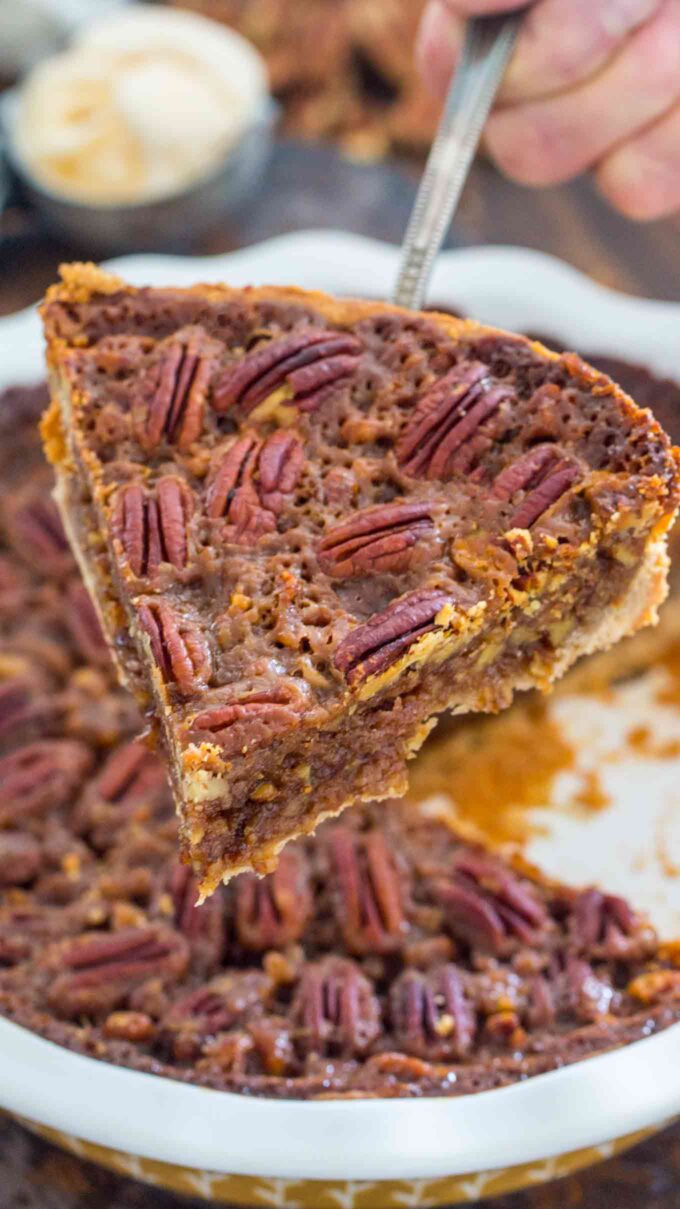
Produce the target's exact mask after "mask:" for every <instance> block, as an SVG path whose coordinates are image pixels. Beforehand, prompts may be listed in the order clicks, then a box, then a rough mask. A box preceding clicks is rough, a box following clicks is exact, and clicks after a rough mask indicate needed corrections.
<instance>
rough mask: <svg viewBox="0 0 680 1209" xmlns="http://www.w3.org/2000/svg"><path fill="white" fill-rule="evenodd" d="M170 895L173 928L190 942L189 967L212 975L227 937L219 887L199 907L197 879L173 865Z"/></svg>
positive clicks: (184, 866) (178, 865)
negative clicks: (173, 920)
mask: <svg viewBox="0 0 680 1209" xmlns="http://www.w3.org/2000/svg"><path fill="white" fill-rule="evenodd" d="M170 897H171V898H172V905H173V910H174V918H175V927H176V928H177V929H178V930H179V931H180V932H181V933H182V935H183V936H186V938H187V940H188V941H189V943H190V945H191V966H192V969H193V970H194V971H196V972H200V973H201V974H203V975H205V974H212V973H213V972H214V971H215V970H216V969H217V968H218V966H219V965H220V962H221V960H222V957H223V955H224V947H225V944H226V939H227V930H226V920H225V913H224V895H223V892H222V887H221V886H219V887H218V888H217V890H216V891H215V893H214V894H212V895H211V896H210V898H208V899H207V900H206V902H204V903H202V904H201V906H200V907H199V906H198V905H197V899H198V882H197V880H196V878H195V877H194V875H193V873H192V872H191V869H190V868H189V867H188V865H180V864H175V865H174V866H173V868H172V869H171V871H170Z"/></svg>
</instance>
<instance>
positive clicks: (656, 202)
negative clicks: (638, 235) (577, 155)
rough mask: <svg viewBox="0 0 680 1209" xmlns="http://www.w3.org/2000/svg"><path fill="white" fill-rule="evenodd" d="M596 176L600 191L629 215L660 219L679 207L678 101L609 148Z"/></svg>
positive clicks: (679, 150) (679, 108)
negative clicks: (617, 145) (614, 146)
mask: <svg viewBox="0 0 680 1209" xmlns="http://www.w3.org/2000/svg"><path fill="white" fill-rule="evenodd" d="M596 179H597V184H598V187H599V189H600V191H601V193H603V194H604V196H605V197H606V198H607V200H608V201H609V202H611V203H612V205H613V206H615V207H616V208H617V210H621V211H622V213H623V214H626V215H628V217H629V218H636V219H640V220H650V219H655V218H663V217H665V216H666V215H669V214H673V213H674V212H675V211H676V210H680V103H679V104H677V105H675V106H674V108H673V109H671V110H670V112H669V113H667V114H666V115H665V116H664V117H663V118H660V119H659V121H658V122H654V124H653V125H652V126H648V127H647V129H646V130H642V131H641V132H640V133H639V134H638V135H636V136H635V137H634V138H632V139H629V140H628V141H627V142H626V143H624V144H623V145H622V146H621V147H618V148H617V149H616V150H615V151H612V152H611V154H610V155H608V156H607V157H606V158H605V159H604V160H603V161H602V163H601V164H600V165H599V167H598V169H597V173H596Z"/></svg>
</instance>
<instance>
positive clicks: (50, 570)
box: [6, 488, 73, 579]
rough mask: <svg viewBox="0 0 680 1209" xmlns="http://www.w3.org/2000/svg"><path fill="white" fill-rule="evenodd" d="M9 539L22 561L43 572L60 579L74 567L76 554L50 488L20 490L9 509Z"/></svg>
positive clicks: (41, 573)
mask: <svg viewBox="0 0 680 1209" xmlns="http://www.w3.org/2000/svg"><path fill="white" fill-rule="evenodd" d="M6 524H7V531H8V536H9V539H10V541H11V543H12V546H13V547H14V549H15V551H16V553H17V554H18V555H19V557H20V559H21V560H22V562H25V563H28V565H29V566H30V567H31V568H32V570H34V571H36V572H37V573H38V574H39V575H49V576H54V577H56V578H59V579H60V578H62V576H64V575H66V574H68V573H69V572H71V571H72V570H73V556H72V554H71V550H70V547H69V544H68V542H67V540H66V535H65V533H64V530H63V527H62V523H61V518H60V516H59V513H58V511H57V506H56V504H55V503H54V501H53V500H51V499H50V497H49V495H48V494H47V492H46V491H44V492H40V494H36V492H35V491H34V489H33V488H31V489H30V490H29V491H23V492H20V494H19V498H18V499H17V500H14V501H12V502H11V503H10V504H9V505H8V506H7V508H6Z"/></svg>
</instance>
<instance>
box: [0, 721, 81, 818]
mask: <svg viewBox="0 0 680 1209" xmlns="http://www.w3.org/2000/svg"><path fill="white" fill-rule="evenodd" d="M91 767H92V753H91V751H89V750H88V748H87V747H86V746H85V745H84V744H83V743H78V742H76V740H72V739H42V740H38V741H37V742H35V743H28V744H27V745H26V746H25V747H21V748H19V750H18V751H14V752H12V753H11V755H7V756H4V757H3V758H2V759H1V760H0V824H2V825H3V826H6V825H7V824H8V823H13V822H19V821H20V820H21V819H22V818H25V817H26V816H28V815H34V814H41V813H42V812H43V811H45V810H47V809H50V808H54V807H57V806H63V805H65V804H66V803H67V802H68V801H69V799H70V798H71V796H72V795H73V794H74V793H75V791H76V790H77V788H78V786H79V785H80V784H81V782H82V781H83V780H84V778H85V777H86V776H87V774H88V772H89V771H90V768H91Z"/></svg>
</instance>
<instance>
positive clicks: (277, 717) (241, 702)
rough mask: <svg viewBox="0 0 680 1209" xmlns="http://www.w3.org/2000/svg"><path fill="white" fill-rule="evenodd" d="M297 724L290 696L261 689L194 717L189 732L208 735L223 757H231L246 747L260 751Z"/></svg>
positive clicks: (274, 690)
mask: <svg viewBox="0 0 680 1209" xmlns="http://www.w3.org/2000/svg"><path fill="white" fill-rule="evenodd" d="M297 721H298V713H297V710H296V708H295V706H294V704H293V703H292V701H291V696H290V693H287V692H286V691H285V690H283V689H263V690H262V691H261V692H259V693H258V692H253V693H248V695H247V696H245V697H241V698H238V699H237V700H235V701H229V702H227V703H226V704H224V705H218V706H216V707H214V708H213V709H207V710H204V711H203V713H200V714H197V715H196V717H195V718H194V721H193V723H192V728H191V729H192V731H208V732H209V734H210V736H211V738H212V741H213V742H214V743H219V745H220V747H221V748H222V751H223V752H224V754H225V755H226V756H234V755H237V753H238V752H240V751H242V750H243V748H245V747H247V748H252V747H261V746H262V745H263V744H264V743H268V742H270V741H271V740H272V739H274V738H276V736H277V735H282V734H284V733H285V731H287V730H290V729H291V728H292V727H293V726H295V725H296V723H297Z"/></svg>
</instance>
